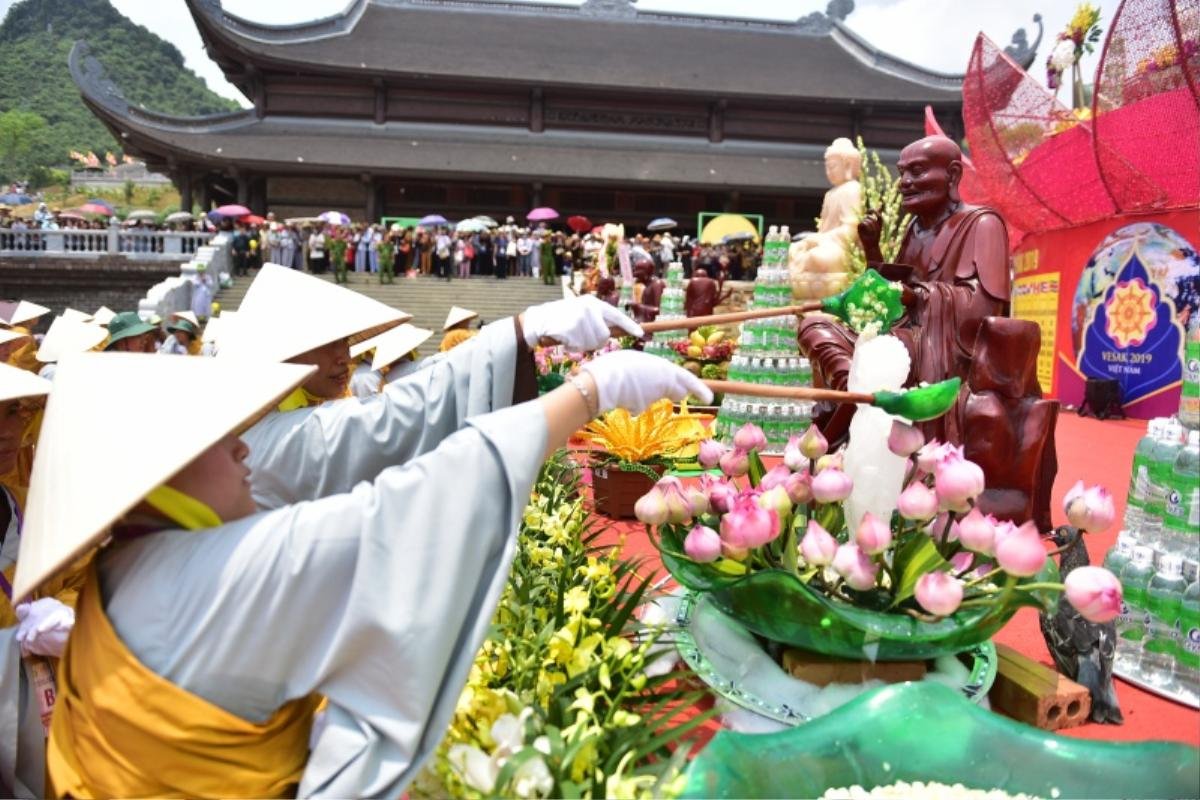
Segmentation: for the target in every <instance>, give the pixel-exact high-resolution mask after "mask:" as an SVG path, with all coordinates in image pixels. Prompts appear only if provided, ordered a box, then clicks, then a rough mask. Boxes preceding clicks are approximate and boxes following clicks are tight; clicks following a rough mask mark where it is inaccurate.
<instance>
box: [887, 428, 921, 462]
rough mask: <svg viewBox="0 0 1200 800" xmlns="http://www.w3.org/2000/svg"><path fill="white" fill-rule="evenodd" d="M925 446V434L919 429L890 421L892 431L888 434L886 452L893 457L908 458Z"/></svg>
mask: <svg viewBox="0 0 1200 800" xmlns="http://www.w3.org/2000/svg"><path fill="white" fill-rule="evenodd" d="M924 445H925V434H923V433H921V429H920V428H918V427H915V426H913V425H909V424H908V423H906V422H901V421H900V420H898V419H897V420H893V421H892V430H891V433H889V434H888V450H891V451H892V454H893V455H897V456H900V457H901V458H908V457H909V456H911V455H912V454H913V453H915V452H917V451H918V450H920V449H921V448H922V447H923V446H924Z"/></svg>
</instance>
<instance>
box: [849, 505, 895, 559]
mask: <svg viewBox="0 0 1200 800" xmlns="http://www.w3.org/2000/svg"><path fill="white" fill-rule="evenodd" d="M854 542H855V544H857V545H858V546H859V548H860V549H861V550H862V551H863V552H864V553H866V554H867V555H871V556H877V555H879V554H880V553H882V552H883V551H884V550H887V549H888V546H889V545H891V543H892V529H891V528H889V527H888V526H887V524H886V523H884V521H883V520H881V519H880V518H879V517H877V516H875V515H874V514H872V513H871V512H870V511H868V512H867V513H865V514H863V516H862V521H860V522H859V523H858V530H857V531H855V532H854Z"/></svg>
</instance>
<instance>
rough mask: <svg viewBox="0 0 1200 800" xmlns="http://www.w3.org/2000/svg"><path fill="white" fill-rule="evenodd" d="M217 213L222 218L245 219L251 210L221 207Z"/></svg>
mask: <svg viewBox="0 0 1200 800" xmlns="http://www.w3.org/2000/svg"><path fill="white" fill-rule="evenodd" d="M217 213H218V214H220V215H221V216H222V217H244V216H246V215H248V214H250V213H251V212H250V209H248V208H246V207H245V206H239V205H229V206H221V207H219V208H218V209H217Z"/></svg>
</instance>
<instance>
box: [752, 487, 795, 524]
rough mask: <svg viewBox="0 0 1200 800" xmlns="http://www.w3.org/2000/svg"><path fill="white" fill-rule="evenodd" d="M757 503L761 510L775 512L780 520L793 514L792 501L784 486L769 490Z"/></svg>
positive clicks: (759, 497)
mask: <svg viewBox="0 0 1200 800" xmlns="http://www.w3.org/2000/svg"><path fill="white" fill-rule="evenodd" d="M757 502H758V505H759V508H765V509H767V510H768V511H774V512H775V513H776V514H778V515H779V517H780V519H782V518H783V517H786V516H787V515H788V514H790V513H792V499H791V498H790V497H788V493H787V489H784V488H783V487H782V486H776V487H774V488H773V489H767V490H766V491H765V492H763V493H762V494H760V495H759V496H758V498H757Z"/></svg>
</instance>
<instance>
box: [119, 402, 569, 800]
mask: <svg viewBox="0 0 1200 800" xmlns="http://www.w3.org/2000/svg"><path fill="white" fill-rule="evenodd" d="M439 398H440V395H439ZM439 398H433V397H431V398H430V399H431V400H434V399H439ZM355 404H356V405H357V402H356V401H355ZM364 405H365V404H364ZM381 424H384V425H386V422H381ZM382 440H383V437H381V441H382ZM545 445H546V422H545V416H544V412H543V410H542V408H541V405H540V404H539V403H536V402H531V403H523V404H521V405H518V406H514V407H512V408H508V409H504V410H501V411H497V412H495V413H492V414H487V415H484V416H480V417H475V418H473V419H471V420H469V421H468V422H467V423H466V426H465V427H464V428H463V429H462V430H461V431H459V432H457V433H454V434H453V435H451V436H449V437H447V438H446V439H445V440H444V441H442V442H441V443H440V445H438V446H437V448H436V450H434V451H433V452H428V453H426V454H425V455H422V456H420V457H418V458H415V459H413V460H411V461H409V462H408V463H406V464H404V465H402V466H391V467H386V468H384V469H382V470H381V471H380V472H379V473H378V474H377V476H374V480H373V482H372V483H367V482H361V483H358V484H357V485H355V486H353V488H352V489H350V487H347V490H346V493H344V494H334V495H332V496H328V497H325V498H323V499H320V500H316V501H313V502H301V503H297V504H295V505H289V506H286V507H283V508H278V509H276V510H274V511H267V512H262V513H259V514H257V515H255V516H252V517H248V518H246V519H242V520H238V521H236V522H232V523H229V524H227V525H223V526H221V527H219V528H214V529H210V530H205V531H197V532H188V531H165V532H162V533H157V534H153V535H148V536H142V537H140V538H136V539H132V540H128V541H124V542H120V543H118V544H115V545H113V546H110V547H108V548H107V549H106V550H104V551H103V552H102V553H101V554H100V556H99V560H98V566H99V574H100V581H101V594H102V596H103V599H104V603H105V606H106V608H107V611H108V615H109V618H110V619H111V620H112V623H113V626H114V627H115V629H116V631H117V634H118V635H119V636H120V637H121V640H122V641H123V642H124V643H125V644H126V645H127V646H128V647H129V649H130V650H131V651H132V652H133V653H134V654H135V655H136V656H137V658H138V659H139V660H140V661H141V662H142V663H143V664H144V665H145V666H146V667H148V668H149V669H151V670H153V671H154V672H155V673H157V674H159V675H161V676H163V677H164V678H166V679H168V680H170V681H171V682H172V683H174V684H176V685H177V686H180V687H181V688H183V689H186V690H187V691H189V692H192V693H194V694H196V695H198V696H200V697H203V698H204V699H206V700H208V701H210V702H212V703H215V704H216V705H218V706H220V707H221V708H224V709H225V710H227V711H229V712H231V713H233V714H236V715H238V716H240V717H243V718H245V719H248V720H254V721H262V720H265V719H267V718H268V717H269V716H270V715H271V714H272V713H273V712H274V711H275V710H276V709H277V708H279V707H280V706H281V705H282V704H284V703H285V702H287V701H289V700H291V699H294V698H298V697H303V696H305V695H308V694H309V693H311V692H320V693H321V694H323V695H325V696H326V697H327V698H328V699H329V707H328V711H327V723H326V726H325V728H324V729H323V730H322V731H321V733H320V735H319V737H318V738H317V740H316V743H315V747H314V749H313V751H312V754H311V757H310V760H309V763H308V766H307V769H306V771H305V773H304V776H303V779H302V782H301V784H300V792H299V793H300V796H302V797H311V796H326V797H396V796H399V795H400V794H401V793H402V792H403V791H404V788H405V787H406V786H407V785H408V784H409V783H410V782H411V781H412V779H413V778H414V777H415V775H416V773H417V771H418V770H419V768H420V766H421V764H422V762H423V761H424V760H425V759H426V758H427V757H428V756H429V755H430V754H431V752H432V751H433V749H434V748H435V747H436V746H437V744H438V742H439V741H440V740H441V738H442V736H443V734H444V733H445V729H446V726H447V724H448V723H449V721H450V718H451V716H452V714H453V712H454V708H455V704H456V702H457V699H458V695H459V692H460V691H461V689H462V686H463V684H464V683H465V681H466V677H467V673H468V671H469V669H470V666H471V664H472V661H473V659H474V656H475V653H476V651H477V650H478V648H479V646H480V644H481V643H482V640H483V637H484V635H485V634H486V632H487V630H488V625H489V621H490V618H491V616H492V613H493V611H494V609H495V606H496V603H497V602H498V600H499V596H500V593H501V592H502V590H503V588H504V585H505V582H506V579H507V577H508V570H509V567H510V565H511V561H512V556H513V551H514V549H515V543H516V531H517V528H518V524H519V521H520V518H521V515H522V512H523V509H524V506H525V503H526V502H527V500H528V497H529V492H530V490H531V488H532V484H533V481H534V479H535V478H536V475H537V472H538V469H539V467H540V465H541V462H542V455H543V452H544V449H545ZM357 449H359V450H363V449H368V448H366V447H362V446H360V447H359V448H357ZM408 455H409V454H408V452H407V451H401V450H397V451H392V452H390V453H389V454H388V455H387V456H381V457H378V459H377V460H387V458H393V459H397V460H405V459H406V458H407V457H408ZM334 482H335V481H334V480H333V478H332V477H330V476H321V477H320V479H319V481H318V485H320V486H323V487H324V486H329V485H331V484H332V483H334Z"/></svg>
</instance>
